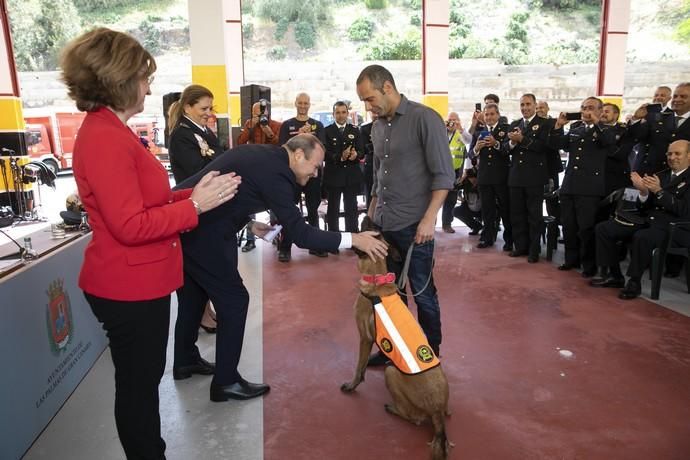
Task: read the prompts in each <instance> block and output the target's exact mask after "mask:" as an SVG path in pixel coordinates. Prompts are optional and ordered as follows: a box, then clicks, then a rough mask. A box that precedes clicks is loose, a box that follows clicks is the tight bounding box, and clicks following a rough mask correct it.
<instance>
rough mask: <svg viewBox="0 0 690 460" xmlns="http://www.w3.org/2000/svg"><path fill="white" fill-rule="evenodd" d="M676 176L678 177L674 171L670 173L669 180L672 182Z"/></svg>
mask: <svg viewBox="0 0 690 460" xmlns="http://www.w3.org/2000/svg"><path fill="white" fill-rule="evenodd" d="M676 177H678V176H677V175H676V173H671V182H673V181H674V180H676Z"/></svg>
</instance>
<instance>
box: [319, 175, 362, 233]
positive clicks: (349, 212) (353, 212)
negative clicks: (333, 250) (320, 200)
mask: <svg viewBox="0 0 690 460" xmlns="http://www.w3.org/2000/svg"><path fill="white" fill-rule="evenodd" d="M359 188H360V184H357V185H355V186H354V187H353V186H350V187H327V188H326V190H327V192H328V210H327V211H326V221H327V222H328V231H331V232H339V231H340V226H339V225H338V221H339V220H340V219H339V218H340V198H341V197H342V199H343V206H344V209H345V231H346V232H356V231H357V230H358V225H357V194H358V192H359Z"/></svg>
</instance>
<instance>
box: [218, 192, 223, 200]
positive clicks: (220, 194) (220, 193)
mask: <svg viewBox="0 0 690 460" xmlns="http://www.w3.org/2000/svg"><path fill="white" fill-rule="evenodd" d="M218 199H219V200H222V199H223V192H218Z"/></svg>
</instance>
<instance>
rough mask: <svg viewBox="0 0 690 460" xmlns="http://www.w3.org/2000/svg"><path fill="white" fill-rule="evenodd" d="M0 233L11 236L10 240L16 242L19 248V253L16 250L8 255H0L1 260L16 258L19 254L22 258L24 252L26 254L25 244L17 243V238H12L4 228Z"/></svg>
mask: <svg viewBox="0 0 690 460" xmlns="http://www.w3.org/2000/svg"><path fill="white" fill-rule="evenodd" d="M0 233H2V234H3V235H5V236H6V237H7V238H9V240H10V241H12V242H13V243H14V244H16V245H17V247H18V248H19V253H18V254H17V253H16V252H15V253H13V254H8V255H6V256H2V257H0V260H8V259H14V258H15V257H17V256H19V258H20V259H21V258H22V254H24V246H22V245H21V244H19V243H17V240H15V239H14V238H12V237H11V236H10V235H8V234H7V233H5V231H4V230H0Z"/></svg>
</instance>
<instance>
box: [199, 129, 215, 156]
mask: <svg viewBox="0 0 690 460" xmlns="http://www.w3.org/2000/svg"><path fill="white" fill-rule="evenodd" d="M194 137H195V138H196V142H197V143H198V144H199V152H200V153H201V156H202V157H212V156H213V154H214V153H216V152H215V151H214V150H213V149H212V148H211V147H209V146H208V142H206V141H205V140H204V138H203V137H201V136H199V135H198V134H194Z"/></svg>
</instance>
